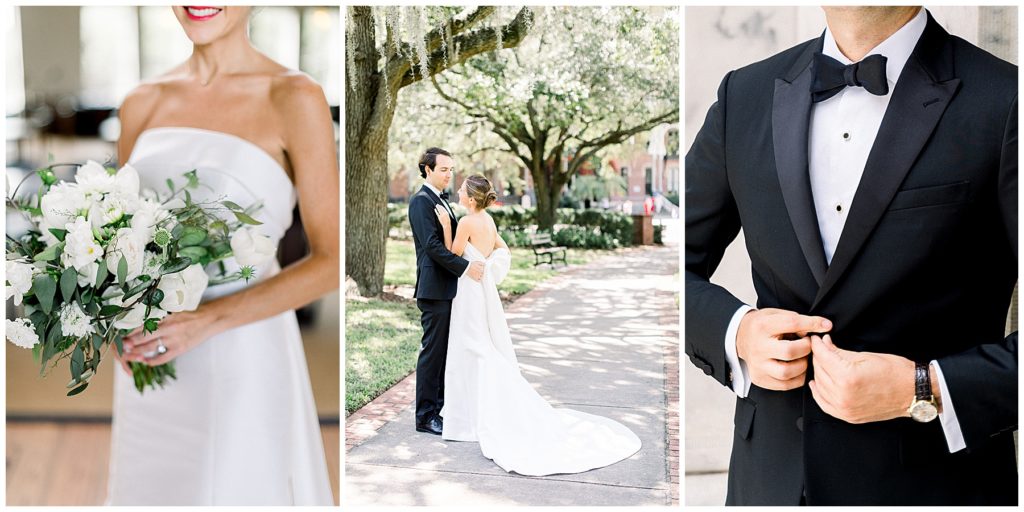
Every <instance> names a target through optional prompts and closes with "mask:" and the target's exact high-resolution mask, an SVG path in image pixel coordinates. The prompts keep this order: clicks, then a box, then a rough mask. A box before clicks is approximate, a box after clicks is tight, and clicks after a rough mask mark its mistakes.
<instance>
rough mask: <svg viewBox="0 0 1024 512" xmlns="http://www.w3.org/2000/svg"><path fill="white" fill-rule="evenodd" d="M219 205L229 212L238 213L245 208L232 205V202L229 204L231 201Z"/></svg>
mask: <svg viewBox="0 0 1024 512" xmlns="http://www.w3.org/2000/svg"><path fill="white" fill-rule="evenodd" d="M220 204H222V205H224V206H226V207H227V208H228V209H229V210H231V211H235V212H240V211H242V210H245V208H242V207H241V206H238V203H234V202H231V201H221V202H220Z"/></svg>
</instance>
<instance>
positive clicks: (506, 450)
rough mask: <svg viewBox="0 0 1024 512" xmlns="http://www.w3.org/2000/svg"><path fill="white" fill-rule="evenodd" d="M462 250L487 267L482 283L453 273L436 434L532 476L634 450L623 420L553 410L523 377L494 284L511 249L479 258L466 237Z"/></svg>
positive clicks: (604, 461) (582, 467) (602, 462)
mask: <svg viewBox="0 0 1024 512" xmlns="http://www.w3.org/2000/svg"><path fill="white" fill-rule="evenodd" d="M462 256H463V257H464V258H466V259H467V260H469V261H483V262H484V263H485V265H486V267H485V271H484V279H483V281H481V282H476V281H473V280H472V279H470V278H469V277H467V276H463V277H461V278H459V288H458V292H457V294H456V295H455V299H454V301H452V323H451V330H450V331H449V335H448V358H447V360H446V363H445V378H444V386H445V391H444V392H445V400H444V408H443V409H442V411H441V416H442V417H443V418H444V431H443V433H442V436H441V437H443V438H444V439H448V440H452V441H477V442H479V443H480V451H481V452H482V453H483V455H484V456H485V457H487V458H489V459H491V460H493V461H494V462H495V463H496V464H498V465H499V466H501V467H502V468H503V469H504V470H505V471H508V472H513V471H514V472H516V473H519V474H521V475H530V476H542V475H552V474H557V473H580V472H583V471H587V470H590V469H594V468H600V467H604V466H607V465H609V464H613V463H615V462H618V461H620V460H623V459H625V458H627V457H630V456H631V455H633V454H634V453H636V452H637V451H638V450H640V438H638V437H637V436H636V434H634V433H633V432H632V431H631V430H629V429H628V428H626V427H625V426H624V425H622V424H621V423H619V422H617V421H614V420H611V419H608V418H604V417H601V416H595V415H593V414H586V413H582V412H579V411H574V410H571V409H555V408H554V407H552V406H551V405H550V404H548V402H547V401H546V400H544V398H543V397H541V396H540V394H538V393H537V391H535V390H534V389H533V386H531V385H530V383H529V382H527V381H526V379H524V378H523V376H522V374H521V373H520V371H519V364H518V362H517V360H516V354H515V350H514V349H513V348H512V338H511V336H510V334H509V330H508V324H507V323H506V321H505V312H504V309H503V308H502V305H501V298H500V297H499V296H498V289H497V284H498V283H500V282H501V281H502V279H504V277H505V276H506V275H507V274H508V271H509V268H510V267H511V263H512V255H511V253H509V251H508V250H507V249H497V250H495V251H494V252H493V253H491V255H490V256H488V257H487V258H484V256H483V255H482V254H481V253H480V251H479V250H477V248H476V247H474V246H473V245H472V244H467V245H466V251H465V253H464V254H463V255H462ZM566 328H571V326H568V325H567V326H566Z"/></svg>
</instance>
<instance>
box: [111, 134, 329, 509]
mask: <svg viewBox="0 0 1024 512" xmlns="http://www.w3.org/2000/svg"><path fill="white" fill-rule="evenodd" d="M129 163H130V164H131V165H132V166H134V167H135V168H136V169H138V171H139V175H140V177H141V179H142V182H143V185H144V187H148V188H153V189H157V188H161V187H163V188H165V187H166V185H165V184H164V183H165V181H166V180H167V179H168V178H170V179H173V180H175V182H176V183H177V186H179V187H180V186H182V185H184V183H185V180H184V179H183V178H182V174H183V173H184V172H186V171H189V170H191V169H197V170H198V175H199V179H200V183H201V187H202V188H201V189H199V190H193V191H191V194H192V197H193V200H195V201H201V200H222V199H229V200H232V201H234V202H236V203H239V204H241V205H243V206H248V205H250V204H253V203H262V205H263V208H262V209H261V210H260V211H259V212H257V213H256V214H255V216H256V217H258V218H259V220H260V221H262V222H263V224H262V225H260V226H257V229H258V230H259V231H260V232H261V233H262V234H264V235H266V236H269V237H270V238H271V239H272V240H275V241H277V240H280V238H281V237H282V236H283V235H284V233H285V230H286V229H288V227H289V226H290V225H291V222H292V210H293V208H294V207H295V202H296V194H295V188H294V187H293V186H292V183H291V181H290V180H289V179H288V176H287V174H285V171H284V169H282V168H281V166H280V165H279V164H278V163H277V161H276V160H274V159H273V158H272V157H270V155H268V154H267V153H266V152H264V151H263V150H262V149H261V148H260V147H258V146H256V145H254V144H252V143H250V142H248V141H246V140H244V139H241V138H239V137H236V136H234V135H230V134H226V133H221V132H214V131H208V130H200V129H196V128H155V129H149V130H146V131H145V132H143V133H142V134H141V135H140V136H139V138H138V141H137V142H136V145H135V149H134V151H133V152H132V155H131V158H130V159H129ZM165 192H166V190H165ZM229 261H230V262H231V263H233V260H229ZM229 270H232V269H230V268H229ZM279 271H280V267H279V266H278V264H277V261H276V260H272V261H271V262H270V263H267V264H266V265H264V266H262V267H260V268H257V271H256V280H260V279H265V278H267V277H270V276H272V275H274V274H276V273H277V272H279ZM249 284H252V283H251V282H250V283H249ZM245 286H247V284H246V283H245V282H244V281H240V282H235V283H231V284H227V285H220V286H216V287H211V288H210V289H209V290H208V291H207V293H206V295H204V300H205V299H210V298H213V297H215V296H221V295H226V294H229V293H232V292H235V291H238V290H239V289H241V288H243V287H245ZM175 363H176V365H177V376H178V378H177V380H172V381H170V383H169V384H168V385H167V387H165V388H163V389H159V388H158V389H156V390H151V389H147V390H146V391H145V393H143V394H139V392H138V391H136V390H135V387H134V385H133V381H132V379H131V378H130V377H128V376H126V375H125V374H124V372H122V371H121V369H120V368H117V367H116V365H115V366H113V367H112V368H114V370H113V371H114V372H115V373H116V377H115V390H114V411H113V427H112V436H111V437H112V440H111V454H110V479H109V483H108V495H107V502H108V504H112V505H333V503H334V499H333V496H332V493H331V486H330V482H329V478H328V473H327V464H326V460H325V458H324V449H323V442H322V440H321V435H320V426H319V422H318V420H317V415H316V408H315V406H314V404H313V395H312V389H311V387H310V382H309V373H308V371H307V367H306V359H305V355H304V353H303V350H302V338H301V335H300V332H299V327H298V323H297V322H296V319H295V313H294V312H293V311H289V312H286V313H282V314H280V315H277V316H274V317H272V318H267V319H265V320H262V321H258V322H253V323H251V324H248V325H244V326H241V327H238V328H236V329H232V330H229V331H226V332H223V333H221V334H219V335H217V336H214V337H212V338H210V339H208V340H206V341H205V342H204V343H202V344H200V345H199V346H198V347H196V348H194V349H192V350H191V351H189V352H188V353H186V354H184V355H182V356H180V357H178V358H177V359H175Z"/></svg>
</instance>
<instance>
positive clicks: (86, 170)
mask: <svg viewBox="0 0 1024 512" xmlns="http://www.w3.org/2000/svg"><path fill="white" fill-rule="evenodd" d="M75 182H76V183H78V185H79V186H80V187H81V188H82V193H84V194H85V195H86V196H94V195H97V196H98V195H103V194H110V193H114V194H119V195H127V196H133V197H134V196H138V195H139V173H138V171H136V170H135V168H134V167H132V166H130V165H127V164H126V165H125V166H124V167H122V168H120V169H118V170H117V172H115V173H114V174H110V173H109V172H107V168H106V167H103V166H102V165H100V164H98V163H96V162H94V161H92V160H89V161H88V162H86V163H85V165H83V166H81V167H79V168H78V172H76V173H75Z"/></svg>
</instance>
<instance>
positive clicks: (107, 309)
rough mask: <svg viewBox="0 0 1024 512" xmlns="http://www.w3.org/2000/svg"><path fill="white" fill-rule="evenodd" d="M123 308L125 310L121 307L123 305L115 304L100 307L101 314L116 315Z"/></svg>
mask: <svg viewBox="0 0 1024 512" xmlns="http://www.w3.org/2000/svg"><path fill="white" fill-rule="evenodd" d="M123 310H124V308H123V307H121V306H115V305H113V304H110V305H106V306H103V307H102V308H100V316H110V315H116V314H118V313H120V312H121V311H123Z"/></svg>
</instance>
